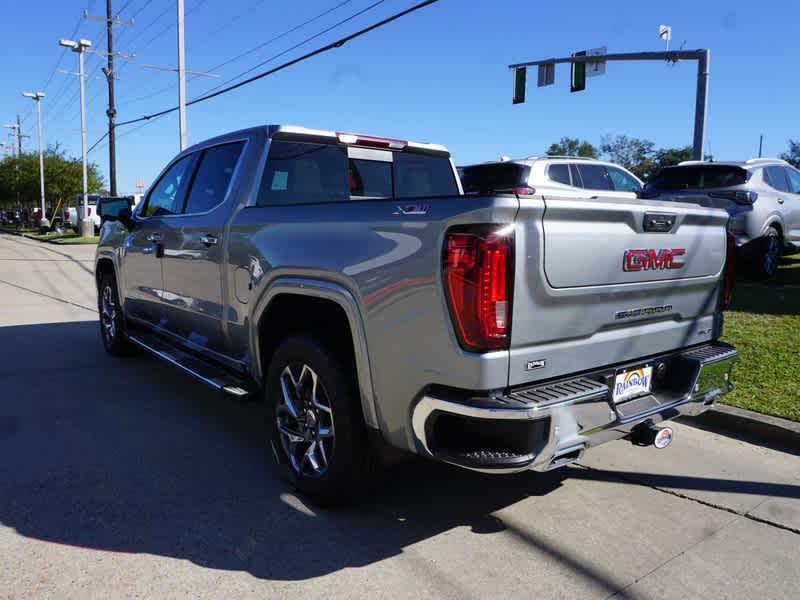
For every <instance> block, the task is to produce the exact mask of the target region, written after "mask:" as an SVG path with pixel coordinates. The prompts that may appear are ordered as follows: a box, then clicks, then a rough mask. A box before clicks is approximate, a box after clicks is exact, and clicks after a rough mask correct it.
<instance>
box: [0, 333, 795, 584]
mask: <svg viewBox="0 0 800 600" xmlns="http://www.w3.org/2000/svg"><path fill="white" fill-rule="evenodd" d="M0 390H2V402H0V456H2V457H3V458H2V460H0V524H2V525H5V526H7V527H11V528H13V529H14V530H15V531H16V532H18V533H19V534H20V535H23V536H26V537H28V538H32V539H36V540H43V541H46V542H50V543H57V544H65V545H70V546H77V547H82V548H91V549H98V550H105V551H113V552H126V553H147V554H154V555H160V556H166V557H175V558H182V559H187V560H189V561H192V562H193V563H195V564H197V565H201V566H204V567H209V568H213V569H223V570H239V571H246V572H249V573H250V574H252V575H253V576H255V577H258V578H264V579H271V580H283V581H292V580H301V579H307V578H311V577H317V576H320V575H324V574H327V573H331V572H334V571H338V570H341V569H344V568H348V567H359V566H365V565H369V564H372V563H375V562H377V561H381V560H384V559H386V558H389V557H392V556H395V555H397V554H400V553H402V552H403V551H404V548H406V547H408V546H409V545H412V544H414V543H416V542H419V541H422V540H425V539H428V538H431V537H433V536H436V535H438V534H440V533H443V532H446V531H448V530H450V529H453V528H455V527H461V526H467V527H470V528H471V530H472V531H473V532H474V533H478V534H493V533H498V532H502V531H507V532H508V534H510V535H516V536H517V537H519V534H518V533H516V532H514V531H512V530H511V529H510V528H509V529H507V528H506V526H505V525H504V524H503V522H502V521H501V520H500V519H498V518H496V517H494V516H493V515H492V513H493V512H495V511H497V510H500V509H503V508H506V507H508V506H510V505H512V504H514V503H516V502H519V501H521V500H525V499H529V498H532V497H534V498H535V497H536V496H542V495H546V494H549V493H551V492H553V491H554V490H556V489H557V488H558V487H559V486H561V485H562V482H563V481H564V480H565V479H566V478H578V479H594V480H598V479H608V480H613V481H623V482H624V481H626V480H627V479H629V478H630V477H631V475H630V474H624V477H623V476H622V475H620V474H617V473H614V472H611V471H598V470H584V469H580V468H575V469H563V470H561V471H557V472H552V473H545V474H533V473H527V474H521V475H516V476H507V477H500V478H494V477H490V476H486V475H479V474H474V473H468V472H464V471H460V470H456V469H453V468H449V467H446V466H442V465H437V464H433V463H429V462H426V461H422V460H418V459H413V460H409V461H406V462H404V463H401V464H398V465H396V466H394V467H392V468H391V470H390V471H389V472H388V473H386V475H385V476H384V478H383V481H382V482H380V483H379V485H378V486H377V487H376V491H375V493H374V494H373V495H372V496H371V497H370V498H369V499H367V500H365V501H364V502H362V503H361V504H359V505H357V506H353V507H347V508H338V509H328V510H318V509H314V508H313V507H308V506H306V505H305V504H303V503H302V502H301V501H300V500H299V499H297V498H296V497H295V496H294V495H292V494H291V493H290V492H289V491H288V490H287V488H286V486H285V484H284V483H283V482H282V481H281V480H280V478H279V477H278V472H277V469H276V467H275V466H274V459H273V457H272V456H271V453H270V451H268V449H267V448H268V447H267V444H266V441H265V439H264V427H263V426H262V424H263V422H264V415H263V414H262V407H261V405H260V404H259V403H239V402H237V401H235V400H230V399H228V398H226V397H223V396H221V395H220V394H217V393H215V392H213V391H210V390H208V389H206V388H204V387H202V386H201V385H200V384H197V383H195V382H194V381H191V380H190V379H188V378H187V377H185V376H184V375H182V374H180V373H178V372H176V371H175V370H174V369H173V368H171V367H169V366H167V365H162V364H160V363H159V362H157V361H156V360H154V359H151V358H150V357H147V356H144V355H143V356H135V357H131V358H127V359H113V358H110V357H108V356H106V355H105V353H104V352H103V349H102V346H101V344H100V341H99V334H98V331H97V324H96V322H94V321H90V322H75V323H56V324H47V325H25V326H14V327H4V328H0ZM647 477H649V478H650V480H649V481H648V482H647V483H648V484H657V485H670V486H675V487H687V488H688V489H730V490H733V491H739V492H742V493H753V494H764V495H776V496H787V497H793V498H796V497H800V487H799V486H791V485H783V486H781V485H771V484H764V483H757V482H734V481H726V480H709V479H703V478H682V477H671V478H670V480H669V481H664V480H663V476H658V475H650V474H648V475H647ZM654 477H655V478H656V479H655V480H653V479H652V478H654ZM659 477H661V479H658V478H659ZM523 541H524V542H525V543H526V544H527V545H528V546H529V547H533V548H535V550H537V551H538V552H541V553H544V554H546V555H547V556H549V557H551V558H552V559H553V560H557V561H559V562H560V563H562V564H564V565H566V566H567V567H568V568H569V569H570V570H571V571H572V572H574V573H575V574H576V575H577V576H580V577H582V578H585V579H588V580H591V581H592V582H593V583H594V584H595V585H599V586H600V587H602V588H604V589H605V590H607V591H608V592H609V593H614V592H618V593H621V594H622V597H625V595H624V591H622V592H621V591H620V590H621V587H622V586H621V584H620V582H618V581H616V580H615V577H614V576H613V575H612V574H611V573H605V572H603V571H600V570H597V569H595V568H593V567H591V566H588V565H586V564H583V563H582V562H581V561H579V560H578V559H577V555H573V554H572V553H571V552H570V551H569V549H565V548H559V547H556V546H554V545H553V544H552V543H550V542H547V541H546V540H544V539H540V538H538V537H534V536H533V535H532V534H525V536H524V540H523Z"/></svg>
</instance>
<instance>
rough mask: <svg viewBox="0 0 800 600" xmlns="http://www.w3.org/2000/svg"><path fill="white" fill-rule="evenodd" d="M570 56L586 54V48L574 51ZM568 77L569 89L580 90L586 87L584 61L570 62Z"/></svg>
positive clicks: (572, 90)
mask: <svg viewBox="0 0 800 600" xmlns="http://www.w3.org/2000/svg"><path fill="white" fill-rule="evenodd" d="M572 56H586V50H581V51H580V52H575V53H574V54H573V55H572ZM569 66H570V78H569V91H570V92H582V91H583V90H585V89H586V63H585V62H571V63H569Z"/></svg>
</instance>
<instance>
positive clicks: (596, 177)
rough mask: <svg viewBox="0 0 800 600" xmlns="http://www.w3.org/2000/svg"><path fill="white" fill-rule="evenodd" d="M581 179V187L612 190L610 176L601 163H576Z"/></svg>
mask: <svg viewBox="0 0 800 600" xmlns="http://www.w3.org/2000/svg"><path fill="white" fill-rule="evenodd" d="M575 166H576V167H577V168H578V172H579V173H580V174H581V179H582V180H583V187H584V188H586V189H589V190H613V189H614V186H613V185H612V183H611V178H610V177H609V176H608V171H607V170H606V168H605V167H604V166H603V165H588V164H587V165H584V164H576V165H575Z"/></svg>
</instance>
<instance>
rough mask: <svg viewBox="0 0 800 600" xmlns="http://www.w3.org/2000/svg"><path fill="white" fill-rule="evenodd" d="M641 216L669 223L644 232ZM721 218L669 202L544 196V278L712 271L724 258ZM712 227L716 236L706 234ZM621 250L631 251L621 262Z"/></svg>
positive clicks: (561, 283) (580, 280)
mask: <svg viewBox="0 0 800 600" xmlns="http://www.w3.org/2000/svg"><path fill="white" fill-rule="evenodd" d="M645 215H655V216H657V217H659V218H660V217H662V216H663V217H664V218H667V219H672V220H674V225H672V227H671V228H670V230H669V231H668V232H666V233H665V232H660V233H650V232H646V231H645V228H644V226H645ZM726 219H727V215H724V216H723V215H716V214H714V213H709V212H708V211H702V210H701V211H698V210H696V207H688V206H683V205H675V204H670V205H666V206H665V205H663V204H661V205H659V206H657V207H655V208H654V207H652V206H650V205H646V204H644V203H642V202H641V201H636V200H631V201H619V200H616V201H613V202H602V201H599V200H576V199H568V200H567V199H558V198H546V199H545V213H544V218H543V225H544V253H545V273H546V275H547V281H548V282H549V283H550V285H551V286H553V287H555V288H567V287H585V286H604V285H613V284H628V285H631V284H637V283H642V282H648V281H663V280H676V279H689V278H692V277H703V276H708V275H716V274H718V273H719V272H720V270H721V269H722V266H723V264H724V263H725V236H724V232H723V231H722V228H723V227H724V224H725V221H726ZM715 229H716V230H717V231H716V232H715V233H716V235H709V234H710V232H713V231H714V230H715ZM676 250H677V251H678V252H677V253H675V252H674V251H676ZM626 252H629V253H632V254H631V257H630V259H629V260H628V261H627V262H628V264H627V265H626V264H625V263H626V261H625V257H626V254H625V253H626ZM651 252H655V260H652V261H651V260H650V256H651ZM673 257H674V258H673Z"/></svg>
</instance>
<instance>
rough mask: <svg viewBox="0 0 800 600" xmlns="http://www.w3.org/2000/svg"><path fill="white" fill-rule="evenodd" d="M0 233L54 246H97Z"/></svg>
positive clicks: (1, 231)
mask: <svg viewBox="0 0 800 600" xmlns="http://www.w3.org/2000/svg"><path fill="white" fill-rule="evenodd" d="M0 233H7V234H8V235H15V236H17V237H22V238H25V239H26V240H31V241H33V242H40V243H42V244H53V245H54V246H92V245H95V246H96V245H97V243H96V242H73V243H70V242H64V241H61V240H40V239H39V238H35V237H31V235H30V234H29V233H20V232H18V231H8V230H5V229H0Z"/></svg>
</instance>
